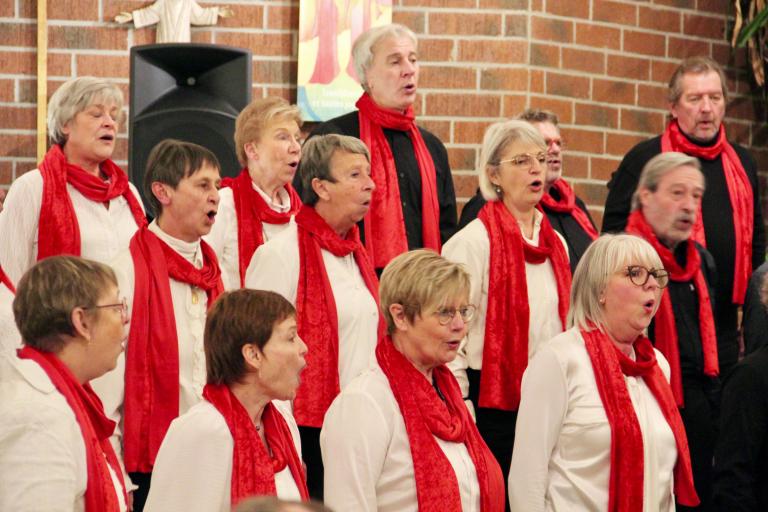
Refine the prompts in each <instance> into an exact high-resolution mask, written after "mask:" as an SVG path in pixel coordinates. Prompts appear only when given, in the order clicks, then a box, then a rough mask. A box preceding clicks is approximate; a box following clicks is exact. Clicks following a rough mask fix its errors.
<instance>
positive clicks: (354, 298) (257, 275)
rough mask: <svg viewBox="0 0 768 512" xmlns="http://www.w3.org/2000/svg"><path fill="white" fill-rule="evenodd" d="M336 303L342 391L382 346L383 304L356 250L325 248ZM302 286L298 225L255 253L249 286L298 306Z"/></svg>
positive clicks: (246, 285)
mask: <svg viewBox="0 0 768 512" xmlns="http://www.w3.org/2000/svg"><path fill="white" fill-rule="evenodd" d="M320 252H321V254H322V256H323V263H324V264H325V270H326V272H327V273H328V280H329V281H330V283H331V292H332V293H333V298H334V300H335V301H336V315H337V317H338V325H339V385H340V387H341V389H344V386H346V385H347V383H348V382H349V381H351V380H352V379H353V378H354V377H356V376H357V375H358V374H359V373H360V372H362V371H363V370H365V369H366V368H367V367H368V365H369V362H370V358H371V356H372V355H373V353H374V350H376V341H377V330H378V325H379V308H378V307H377V305H376V301H375V300H374V298H373V296H372V295H371V293H370V291H368V287H367V286H365V281H363V276H362V274H360V269H359V268H358V267H357V262H355V257H354V255H353V254H348V255H347V256H342V257H341V258H339V257H336V256H334V255H333V253H331V252H329V251H326V250H324V249H321V251H320ZM298 285H299V238H298V229H297V227H296V224H295V223H291V224H290V225H289V226H288V227H287V228H286V229H285V230H284V231H283V232H282V233H280V234H279V235H278V236H276V237H275V238H273V239H272V240H270V241H269V242H267V243H265V244H264V245H262V246H261V247H259V248H258V249H256V252H255V253H254V254H253V258H252V259H251V264H250V265H248V272H247V273H246V276H245V287H246V288H253V289H257V290H270V291H273V292H277V293H279V294H280V295H282V296H283V297H285V298H286V299H287V300H288V301H289V302H290V303H291V304H293V305H294V306H295V305H296V294H297V293H298Z"/></svg>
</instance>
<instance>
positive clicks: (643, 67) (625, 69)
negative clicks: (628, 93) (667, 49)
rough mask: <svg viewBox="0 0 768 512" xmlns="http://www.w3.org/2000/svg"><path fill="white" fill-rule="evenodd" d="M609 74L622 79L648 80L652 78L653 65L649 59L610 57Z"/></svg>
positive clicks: (624, 56)
mask: <svg viewBox="0 0 768 512" xmlns="http://www.w3.org/2000/svg"><path fill="white" fill-rule="evenodd" d="M608 74H609V75H610V76H615V77H620V78H631V79H634V80H648V79H649V78H650V76H651V65H650V62H649V61H648V59H643V58H635V57H628V56H626V55H621V56H619V55H608Z"/></svg>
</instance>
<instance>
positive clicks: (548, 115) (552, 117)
mask: <svg viewBox="0 0 768 512" xmlns="http://www.w3.org/2000/svg"><path fill="white" fill-rule="evenodd" d="M515 119H519V120H520V121H528V122H529V123H552V124H553V125H555V126H557V114H555V113H554V112H552V111H551V110H543V109H540V108H527V109H525V110H523V111H522V112H521V113H520V115H519V116H517V117H516V118H515Z"/></svg>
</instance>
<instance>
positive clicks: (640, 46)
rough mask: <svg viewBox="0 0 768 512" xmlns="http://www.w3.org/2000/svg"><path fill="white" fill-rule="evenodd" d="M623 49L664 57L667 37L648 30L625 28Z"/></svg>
mask: <svg viewBox="0 0 768 512" xmlns="http://www.w3.org/2000/svg"><path fill="white" fill-rule="evenodd" d="M624 51H625V52H630V53H642V54H644V55H655V56H657V57H664V56H665V55H666V54H667V38H666V37H664V36H662V35H658V34H651V33H648V32H638V31H635V30H625V31H624Z"/></svg>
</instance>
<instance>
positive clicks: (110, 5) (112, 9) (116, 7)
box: [21, 0, 149, 27]
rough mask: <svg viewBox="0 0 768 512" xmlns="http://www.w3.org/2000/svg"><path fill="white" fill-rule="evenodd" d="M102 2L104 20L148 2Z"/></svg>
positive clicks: (106, 0) (107, 0)
mask: <svg viewBox="0 0 768 512" xmlns="http://www.w3.org/2000/svg"><path fill="white" fill-rule="evenodd" d="M102 2H103V4H104V5H103V10H104V20H106V21H112V20H114V18H115V16H117V15H118V14H120V13H121V12H131V11H135V10H136V9H141V8H142V7H146V6H147V5H149V2H147V1H146V0H102ZM21 3H22V4H25V3H30V4H34V3H36V2H21ZM49 5H50V2H49ZM33 11H34V9H33ZM32 16H35V14H34V12H33V13H32ZM122 26H123V27H129V26H133V23H130V24H125V25H122Z"/></svg>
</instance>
